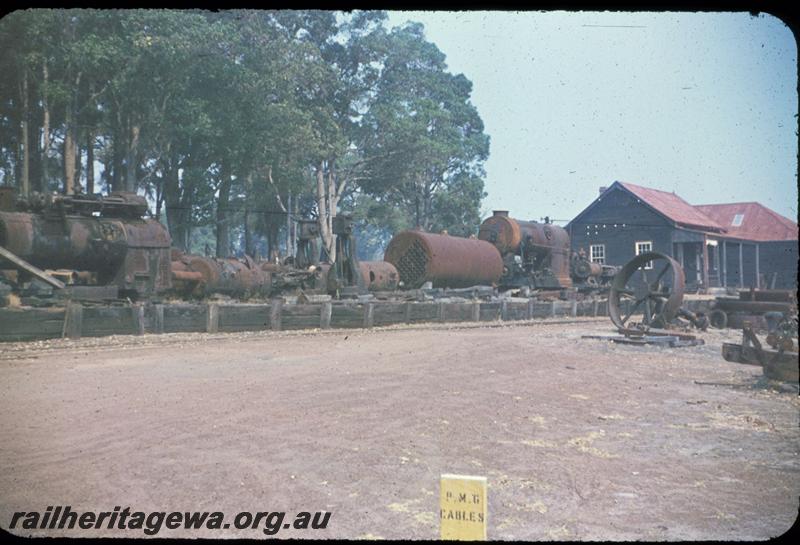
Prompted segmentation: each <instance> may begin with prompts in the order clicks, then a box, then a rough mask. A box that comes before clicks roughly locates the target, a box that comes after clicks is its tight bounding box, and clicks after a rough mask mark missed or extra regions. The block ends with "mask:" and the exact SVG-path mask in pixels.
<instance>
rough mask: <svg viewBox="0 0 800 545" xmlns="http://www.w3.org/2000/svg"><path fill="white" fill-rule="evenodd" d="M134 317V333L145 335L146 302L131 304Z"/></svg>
mask: <svg viewBox="0 0 800 545" xmlns="http://www.w3.org/2000/svg"><path fill="white" fill-rule="evenodd" d="M131 315H132V318H133V334H134V335H144V304H142V303H139V304H136V305H131Z"/></svg>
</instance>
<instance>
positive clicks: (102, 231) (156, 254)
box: [0, 192, 172, 297]
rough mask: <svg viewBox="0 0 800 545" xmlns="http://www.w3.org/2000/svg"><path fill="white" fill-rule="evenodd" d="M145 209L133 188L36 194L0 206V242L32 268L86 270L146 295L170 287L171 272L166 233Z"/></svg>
mask: <svg viewBox="0 0 800 545" xmlns="http://www.w3.org/2000/svg"><path fill="white" fill-rule="evenodd" d="M146 212H147V201H146V200H145V198H144V197H141V196H138V195H136V194H133V193H123V192H119V193H112V194H111V195H109V196H107V197H94V196H83V195H47V194H41V193H34V194H32V195H31V197H29V198H28V199H23V200H18V201H17V202H16V206H15V210H14V211H7V210H6V211H0V246H2V247H4V248H5V249H6V250H7V251H8V252H10V253H12V254H14V255H15V256H16V257H17V258H19V259H20V262H23V263H27V264H30V265H33V266H34V267H38V268H40V269H72V270H74V271H81V272H83V273H85V272H90V273H93V274H94V275H95V276H96V281H97V283H98V284H101V285H113V286H116V287H117V288H118V289H119V291H120V293H121V294H123V295H127V296H132V297H139V296H148V295H151V294H154V293H157V292H159V291H163V290H165V289H169V288H170V287H171V285H172V276H171V272H170V242H171V239H170V236H169V232H168V231H167V229H166V228H165V227H164V226H163V225H161V224H160V223H159V222H158V221H156V220H154V219H150V218H145V217H144V215H145V213H146ZM2 267H4V265H0V268H2Z"/></svg>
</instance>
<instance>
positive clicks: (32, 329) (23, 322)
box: [0, 308, 66, 342]
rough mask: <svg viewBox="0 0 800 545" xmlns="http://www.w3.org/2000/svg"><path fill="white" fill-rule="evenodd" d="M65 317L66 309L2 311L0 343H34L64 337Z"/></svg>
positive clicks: (12, 309)
mask: <svg viewBox="0 0 800 545" xmlns="http://www.w3.org/2000/svg"><path fill="white" fill-rule="evenodd" d="M65 315H66V309H65V308H25V309H18V308H4V309H0V341H4V342H14V341H32V340H37V339H54V338H59V337H62V336H63V335H64V317H65Z"/></svg>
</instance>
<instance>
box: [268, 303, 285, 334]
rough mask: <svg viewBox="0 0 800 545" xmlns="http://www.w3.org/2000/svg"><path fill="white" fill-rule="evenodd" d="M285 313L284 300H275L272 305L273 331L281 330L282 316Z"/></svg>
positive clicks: (271, 324)
mask: <svg viewBox="0 0 800 545" xmlns="http://www.w3.org/2000/svg"><path fill="white" fill-rule="evenodd" d="M282 311H283V299H273V300H272V302H271V303H270V314H269V323H270V326H271V327H272V330H273V331H280V330H281V314H282Z"/></svg>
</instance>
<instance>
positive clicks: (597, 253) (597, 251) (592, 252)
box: [589, 244, 606, 265]
mask: <svg viewBox="0 0 800 545" xmlns="http://www.w3.org/2000/svg"><path fill="white" fill-rule="evenodd" d="M589 259H591V261H592V263H600V264H601V265H604V264H605V262H606V245H605V244H590V245H589Z"/></svg>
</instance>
